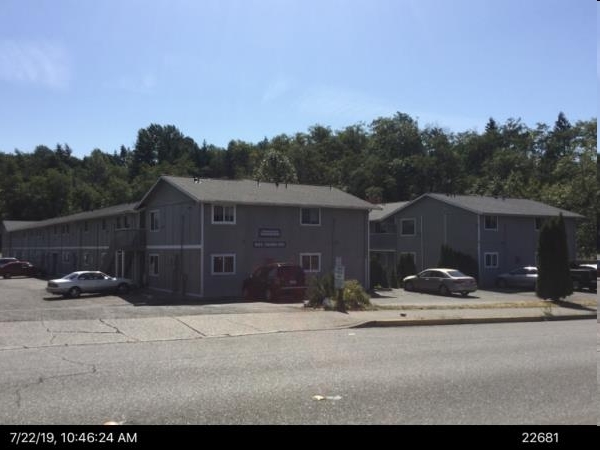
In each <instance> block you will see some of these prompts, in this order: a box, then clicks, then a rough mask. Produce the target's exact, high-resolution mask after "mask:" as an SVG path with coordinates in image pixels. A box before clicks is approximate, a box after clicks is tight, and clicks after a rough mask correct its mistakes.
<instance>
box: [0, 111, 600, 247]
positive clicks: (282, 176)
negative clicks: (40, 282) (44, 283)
mask: <svg viewBox="0 0 600 450" xmlns="http://www.w3.org/2000/svg"><path fill="white" fill-rule="evenodd" d="M596 129H597V123H596V119H595V118H593V119H590V120H581V121H577V122H576V123H574V124H572V123H570V122H569V120H568V119H567V118H566V116H565V115H564V114H563V113H562V112H561V113H559V114H558V117H557V119H556V121H555V123H554V124H552V125H547V124H543V123H538V124H537V125H536V126H535V127H534V128H531V127H529V126H527V125H526V124H524V123H523V122H522V121H521V120H520V119H512V118H511V119H508V120H506V122H504V123H498V122H496V121H495V120H494V119H492V118H490V119H489V120H488V122H487V124H486V126H485V129H484V130H483V131H481V132H477V131H473V130H469V131H464V132H451V131H448V130H447V129H444V128H442V127H440V126H436V125H428V126H425V127H421V126H420V125H419V123H418V122H417V120H415V119H414V118H412V117H410V116H409V115H407V114H404V113H400V112H398V113H396V114H395V115H393V116H391V117H379V118H377V119H375V120H373V121H372V122H371V123H370V124H365V123H358V124H354V125H350V126H347V127H345V128H343V129H340V130H332V129H331V128H330V127H326V126H322V125H314V126H312V127H310V128H308V130H307V131H305V132H297V133H295V134H293V135H287V134H281V135H278V136H274V137H272V138H271V139H268V138H266V137H265V138H264V139H263V140H262V141H260V142H257V143H251V142H245V141H242V140H232V141H230V142H229V144H228V145H227V148H221V147H218V146H215V145H210V144H207V143H206V141H204V142H202V144H200V145H199V144H198V143H196V141H195V140H194V139H193V138H191V137H189V136H186V135H184V134H183V133H182V132H181V131H180V130H179V129H178V128H177V127H176V126H174V125H159V124H151V125H149V126H148V127H146V128H143V129H140V130H139V131H138V132H137V139H136V141H135V145H134V146H133V148H128V147H125V146H121V147H120V149H119V151H114V152H113V153H108V152H105V151H103V150H101V149H94V150H93V151H92V152H91V153H90V154H89V155H88V156H84V157H83V158H78V157H76V156H73V151H72V149H71V148H70V147H69V146H68V145H67V144H57V145H56V146H55V147H54V148H50V147H47V146H45V145H39V146H37V147H36V148H35V149H33V151H31V152H24V151H21V150H18V149H17V150H14V151H13V152H12V153H5V152H0V217H1V218H2V219H12V220H40V219H45V218H49V217H55V216H59V215H65V214H71V213H76V212H80V211H84V210H89V209H96V208H102V207H106V206H110V205H114V204H118V203H125V202H130V201H136V200H139V199H140V198H141V197H142V195H143V194H144V193H145V192H146V191H147V190H148V189H149V188H150V186H152V184H153V183H155V182H156V179H157V178H158V177H159V176H160V175H162V174H169V175H176V176H199V177H204V178H229V179H241V178H251V179H260V180H262V181H274V182H298V183H303V184H316V185H332V186H335V187H338V188H340V189H342V190H344V191H347V192H349V193H350V194H353V195H356V196H358V197H360V198H363V199H366V200H369V201H371V202H376V203H379V202H393V201H402V200H411V199H414V198H416V197H418V196H419V195H421V194H423V193H426V192H440V193H448V194H474V195H490V196H504V197H520V198H530V199H534V200H539V201H542V202H545V203H548V204H550V205H553V206H556V207H559V208H564V209H567V210H570V211H574V212H577V213H580V214H582V215H583V216H585V217H586V219H584V220H582V221H581V222H580V223H579V226H578V230H577V240H578V251H579V254H580V255H582V256H583V255H585V256H589V255H592V254H594V252H595V251H597V250H598V245H597V237H598V229H597V219H598V217H597V211H598V210H599V208H598V206H599V205H598V180H597V176H598V175H597V172H598V171H597V168H598V167H597V165H598V162H597V157H596V154H597V153H596V152H597V142H596Z"/></svg>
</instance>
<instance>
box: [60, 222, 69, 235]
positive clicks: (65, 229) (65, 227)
mask: <svg viewBox="0 0 600 450" xmlns="http://www.w3.org/2000/svg"><path fill="white" fill-rule="evenodd" d="M60 231H61V233H62V234H69V224H66V225H63V226H62V227H61V230H60Z"/></svg>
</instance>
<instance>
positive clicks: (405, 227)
mask: <svg viewBox="0 0 600 450" xmlns="http://www.w3.org/2000/svg"><path fill="white" fill-rule="evenodd" d="M416 234H417V220H416V219H401V220H400V236H416Z"/></svg>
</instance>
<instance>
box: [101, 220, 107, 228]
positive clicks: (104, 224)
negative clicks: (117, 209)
mask: <svg viewBox="0 0 600 450" xmlns="http://www.w3.org/2000/svg"><path fill="white" fill-rule="evenodd" d="M105 230H106V219H102V231H105Z"/></svg>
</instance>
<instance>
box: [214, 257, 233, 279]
mask: <svg viewBox="0 0 600 450" xmlns="http://www.w3.org/2000/svg"><path fill="white" fill-rule="evenodd" d="M210 258H211V265H210V267H211V275H235V255H234V254H222V255H210Z"/></svg>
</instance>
